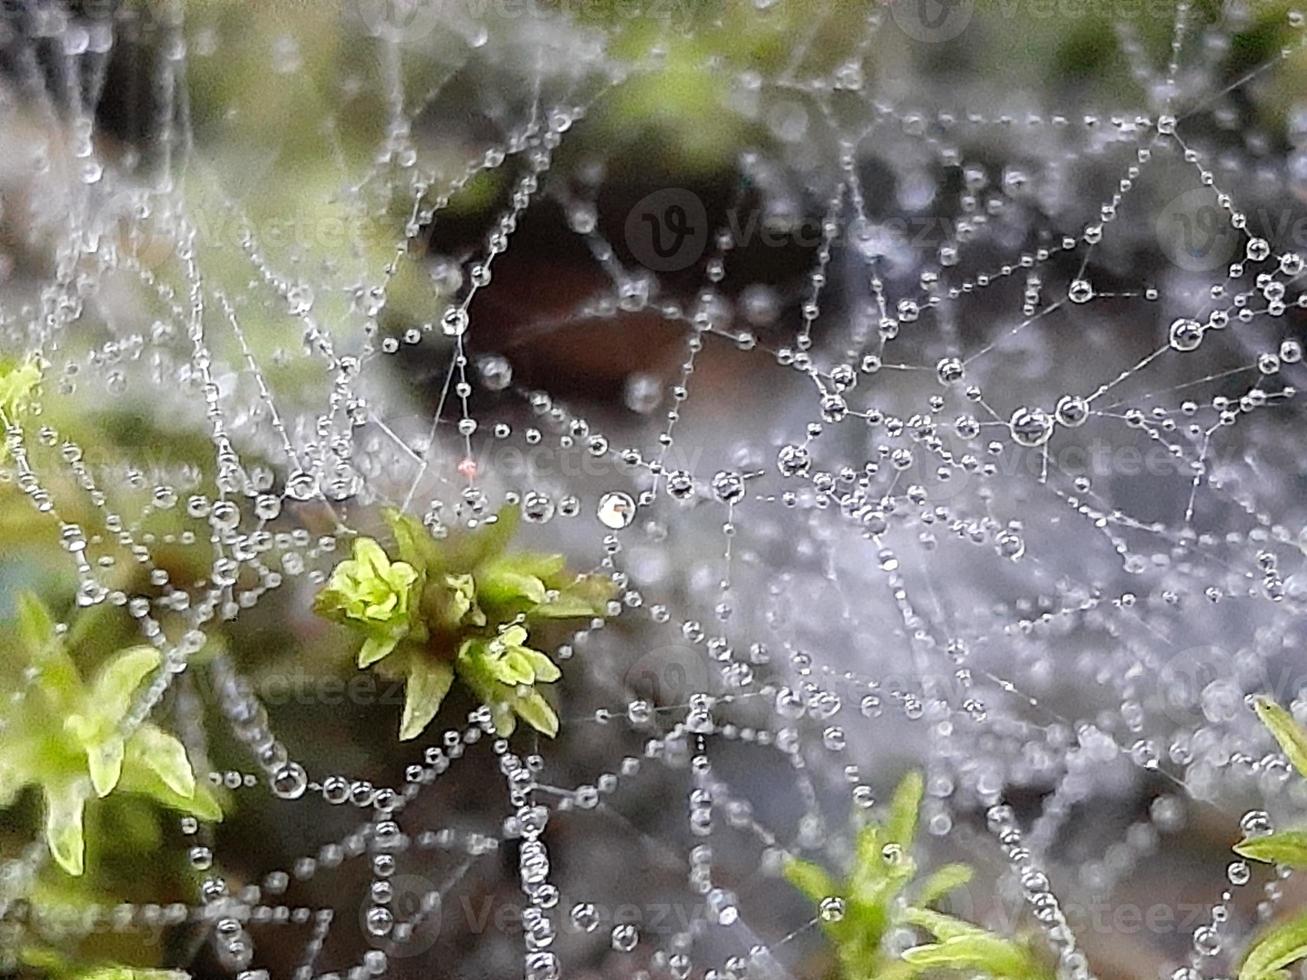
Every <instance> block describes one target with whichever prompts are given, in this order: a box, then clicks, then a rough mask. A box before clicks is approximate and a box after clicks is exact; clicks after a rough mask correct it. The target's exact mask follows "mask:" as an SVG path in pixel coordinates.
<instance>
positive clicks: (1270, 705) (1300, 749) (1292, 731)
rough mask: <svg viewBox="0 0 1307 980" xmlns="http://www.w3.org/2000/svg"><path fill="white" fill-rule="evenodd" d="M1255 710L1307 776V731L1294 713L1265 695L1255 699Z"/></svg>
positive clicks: (1296, 765)
mask: <svg viewBox="0 0 1307 980" xmlns="http://www.w3.org/2000/svg"><path fill="white" fill-rule="evenodd" d="M1253 710H1255V711H1256V712H1257V717H1258V718H1260V719H1261V720H1262V724H1263V725H1265V726H1266V727H1267V729H1269V731H1270V733H1271V734H1272V735H1274V736H1275V740H1276V741H1277V742H1279V743H1280V748H1281V749H1283V750H1284V754H1285V755H1286V756H1288V757H1289V761H1290V762H1291V763H1293V767H1294V768H1295V769H1297V770H1298V774H1299V775H1301V776H1307V732H1304V731H1303V730H1302V728H1301V727H1300V726H1299V725H1298V723H1297V722H1296V721H1294V720H1293V715H1291V714H1289V712H1288V711H1286V710H1285V709H1284V708H1282V707H1280V706H1279V705H1278V704H1276V703H1275V702H1274V701H1272V700H1271V699H1270V698H1268V697H1265V696H1264V695H1258V696H1257V697H1256V698H1255V699H1254V700H1253Z"/></svg>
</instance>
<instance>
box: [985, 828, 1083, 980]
mask: <svg viewBox="0 0 1307 980" xmlns="http://www.w3.org/2000/svg"><path fill="white" fill-rule="evenodd" d="M985 823H986V826H988V828H989V832H990V833H992V834H993V835H994V836H995V837H997V838H998V842H999V843H1000V844H1001V845H1002V847H1003V854H1004V856H1005V857H1006V858H1007V861H1008V864H1009V865H1010V866H1011V868H1012V871H1013V873H1014V874H1015V875H1016V879H1017V881H1018V882H1020V884H1021V890H1022V892H1023V894H1024V895H1025V899H1026V903H1027V904H1028V905H1029V906H1030V908H1031V911H1032V912H1033V913H1034V916H1035V921H1036V922H1038V923H1039V925H1040V927H1041V928H1042V929H1043V930H1044V934H1045V935H1046V936H1047V937H1048V941H1049V944H1050V945H1051V946H1052V947H1053V949H1054V950H1055V951H1056V952H1057V959H1058V976H1059V977H1068V978H1070V980H1095V978H1094V974H1093V973H1092V972H1091V971H1090V969H1089V961H1088V959H1086V958H1085V954H1084V953H1082V952H1081V951H1080V949H1079V948H1078V946H1077V944H1076V937H1075V934H1074V933H1073V932H1072V931H1071V926H1070V925H1069V924H1068V923H1067V921H1066V916H1065V915H1064V914H1063V912H1062V906H1061V903H1059V902H1058V900H1057V896H1056V895H1054V894H1053V889H1052V886H1051V885H1050V884H1049V880H1048V875H1047V874H1045V873H1044V871H1043V870H1042V869H1041V868H1040V867H1039V866H1038V865H1037V864H1036V863H1035V859H1034V856H1033V855H1032V854H1031V853H1030V849H1029V848H1027V847H1026V846H1025V844H1024V843H1023V841H1022V838H1021V828H1020V827H1018V826H1017V821H1016V814H1015V813H1014V812H1013V810H1012V808H1011V807H1010V806H1007V805H1006V804H998V805H995V806H992V807H990V808H989V810H987V811H986V813H985Z"/></svg>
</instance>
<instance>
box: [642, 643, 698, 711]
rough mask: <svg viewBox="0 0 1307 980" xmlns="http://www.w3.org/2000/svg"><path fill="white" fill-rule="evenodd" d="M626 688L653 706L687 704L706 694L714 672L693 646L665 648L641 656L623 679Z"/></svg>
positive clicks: (655, 649)
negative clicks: (699, 695) (697, 696)
mask: <svg viewBox="0 0 1307 980" xmlns="http://www.w3.org/2000/svg"><path fill="white" fill-rule="evenodd" d="M622 680H623V682H624V683H625V685H626V687H627V688H628V689H629V690H630V691H632V692H634V693H635V695H636V696H637V697H640V698H643V699H644V700H646V701H648V702H649V703H650V704H651V705H672V704H685V703H686V702H688V701H689V700H690V695H692V694H697V693H700V692H704V691H707V690H708V689H709V685H710V684H711V683H712V671H711V670H710V669H709V666H708V663H707V662H706V660H705V659H704V654H703V653H702V652H701V651H699V650H697V649H695V648H694V647H691V646H680V645H675V646H665V647H655V648H654V649H652V650H650V651H648V652H647V653H644V654H642V655H641V656H640V657H639V659H637V660H636V661H635V663H633V664H631V666H630V667H628V668H627V670H626V673H625V674H623V675H622Z"/></svg>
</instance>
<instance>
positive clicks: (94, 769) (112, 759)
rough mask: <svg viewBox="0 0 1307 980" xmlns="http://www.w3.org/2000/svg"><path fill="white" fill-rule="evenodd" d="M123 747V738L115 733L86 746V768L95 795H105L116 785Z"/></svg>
mask: <svg viewBox="0 0 1307 980" xmlns="http://www.w3.org/2000/svg"><path fill="white" fill-rule="evenodd" d="M70 720H72V719H70ZM123 748H124V747H123V740H122V739H121V738H119V737H118V736H117V735H110V736H109V737H108V738H103V739H100V740H99V741H95V742H92V743H91V744H89V745H87V746H86V768H87V769H88V770H89V771H90V773H91V785H92V786H94V787H95V795H96V796H99V797H101V798H103V797H106V796H108V795H109V794H110V793H111V792H113V788H114V787H115V786H117V785H118V778H119V777H120V776H121V775H122V771H123Z"/></svg>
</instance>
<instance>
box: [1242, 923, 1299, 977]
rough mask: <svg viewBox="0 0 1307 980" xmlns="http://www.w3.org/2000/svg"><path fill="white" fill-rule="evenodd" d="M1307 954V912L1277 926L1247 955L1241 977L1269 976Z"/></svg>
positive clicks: (1264, 935)
mask: <svg viewBox="0 0 1307 980" xmlns="http://www.w3.org/2000/svg"><path fill="white" fill-rule="evenodd" d="M1304 957H1307V915H1300V916H1298V917H1297V918H1295V919H1290V920H1289V921H1288V922H1284V923H1281V924H1280V925H1278V926H1273V927H1272V928H1271V929H1270V930H1269V931H1267V932H1266V933H1264V934H1263V935H1262V937H1261V938H1260V939H1258V940H1257V941H1256V942H1255V943H1254V944H1253V945H1252V947H1251V948H1250V949H1249V950H1248V952H1247V954H1246V955H1245V956H1244V961H1243V965H1242V966H1240V967H1239V980H1267V978H1268V977H1270V976H1272V975H1274V973H1275V971H1277V970H1280V969H1283V968H1284V967H1286V966H1288V965H1289V964H1291V963H1296V962H1297V961H1298V960H1301V959H1303V958H1304Z"/></svg>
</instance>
